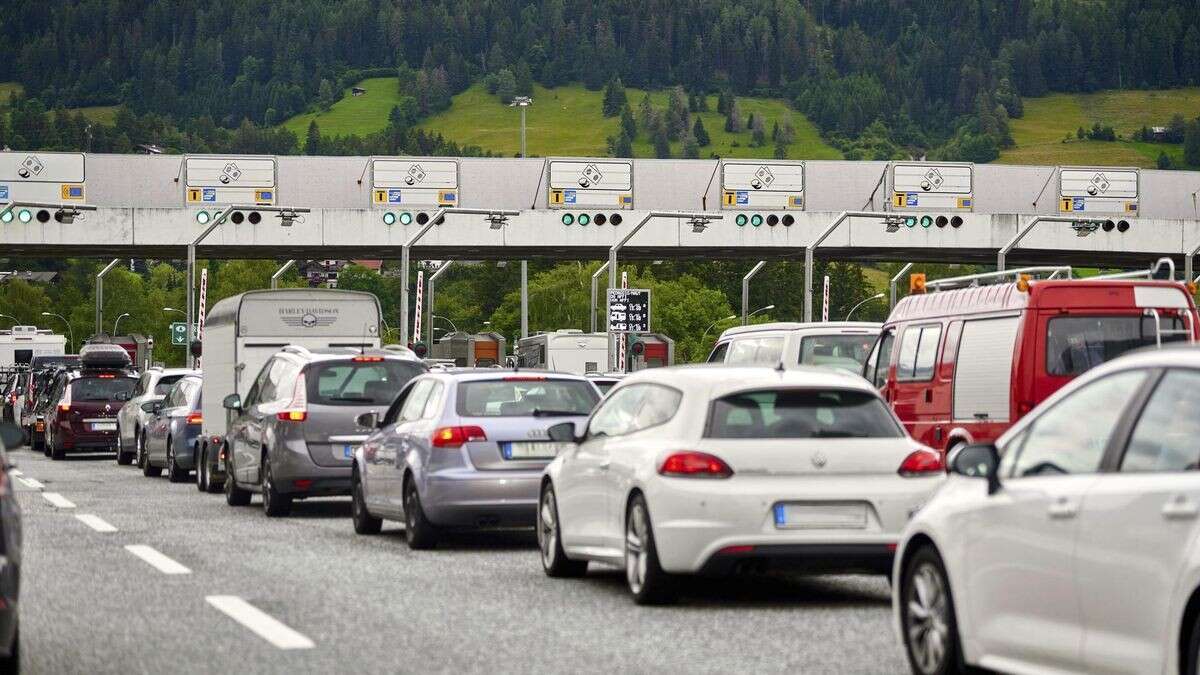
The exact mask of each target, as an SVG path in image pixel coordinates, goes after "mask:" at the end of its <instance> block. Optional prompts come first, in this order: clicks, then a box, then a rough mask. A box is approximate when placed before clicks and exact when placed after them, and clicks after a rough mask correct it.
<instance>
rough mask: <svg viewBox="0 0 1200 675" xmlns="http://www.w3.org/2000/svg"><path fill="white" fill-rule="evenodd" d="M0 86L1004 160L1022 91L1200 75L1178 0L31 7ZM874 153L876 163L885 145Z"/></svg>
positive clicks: (6, 47) (16, 1) (136, 2)
mask: <svg viewBox="0 0 1200 675" xmlns="http://www.w3.org/2000/svg"><path fill="white" fill-rule="evenodd" d="M0 38H3V39H0V79H13V80H18V81H20V82H21V83H23V84H24V85H25V86H26V89H27V91H28V92H30V95H31V97H33V98H37V99H39V100H41V101H43V102H47V103H48V105H50V106H51V107H56V106H58V105H63V106H66V107H76V106H83V105H92V104H114V103H123V104H125V105H127V106H129V108H130V109H131V111H132V112H133V113H135V114H138V115H141V114H145V113H155V114H159V115H164V116H167V117H169V118H170V119H173V120H176V121H178V122H179V123H180V124H182V123H183V122H184V121H186V120H192V119H202V118H206V119H211V120H213V123H214V124H215V125H216V126H220V127H225V128H231V129H232V128H237V127H239V125H241V124H242V122H243V120H246V119H249V120H250V121H252V122H254V123H256V124H259V125H273V124H276V123H278V122H279V121H281V120H284V119H286V118H288V117H290V116H291V115H294V114H296V113H298V112H301V111H303V110H305V109H308V108H310V107H312V106H314V105H328V104H329V103H331V102H332V101H333V100H335V99H336V98H337V97H338V96H340V95H341V91H342V89H343V88H344V87H345V86H348V85H349V84H350V83H352V82H354V81H356V80H357V79H358V78H361V77H365V76H368V75H376V74H380V73H395V72H397V69H399V74H400V76H401V86H402V87H409V90H410V91H411V92H412V94H413V96H414V98H415V99H416V102H417V106H416V107H417V110H418V112H419V113H420V114H428V113H429V112H433V111H436V110H439V109H441V107H444V106H445V105H447V104H448V102H449V96H450V95H451V94H453V93H455V92H457V91H461V90H462V89H463V88H465V87H466V86H467V85H468V84H469V83H471V82H473V81H476V80H479V79H484V78H487V79H488V82H489V88H493V87H494V89H493V90H494V91H496V92H497V93H500V94H503V95H511V93H512V92H516V93H520V92H521V91H525V90H528V89H529V88H530V87H531V85H532V83H533V82H540V83H542V84H544V85H546V86H554V85H558V84H563V83H566V82H573V81H581V82H583V83H584V84H585V85H587V86H588V87H590V88H593V89H600V88H601V87H603V86H604V85H605V84H606V83H608V82H610V81H613V80H615V79H616V78H620V80H621V81H622V82H623V83H624V84H625V85H626V86H633V87H638V88H660V87H664V86H673V85H681V86H683V87H684V88H685V89H686V90H687V91H688V92H696V91H709V92H711V91H716V90H722V89H728V90H730V91H732V92H734V93H737V94H749V93H756V94H771V95H783V96H786V97H787V98H789V99H790V100H793V101H794V102H795V103H796V105H797V107H799V108H800V109H801V110H802V111H804V112H805V113H806V114H808V115H809V116H810V117H812V118H813V120H814V121H815V122H816V123H817V124H818V125H819V126H820V128H821V129H822V130H823V131H825V132H826V133H827V134H829V135H830V136H831V137H832V138H833V139H834V141H835V144H839V145H845V146H846V147H853V146H854V144H855V143H856V141H857V139H859V138H860V137H861V136H862V135H863V133H864V132H865V131H867V130H868V128H869V127H870V126H871V125H872V124H873V123H875V122H876V121H881V122H882V123H883V124H884V128H885V129H886V131H887V141H888V143H890V144H892V145H894V146H896V147H899V148H904V147H909V148H934V147H938V146H943V145H944V146H945V147H944V148H943V149H942V151H941V154H943V155H954V156H957V157H958V158H963V159H975V160H977V161H986V160H987V159H989V158H991V157H993V156H994V155H995V154H996V153H997V152H998V150H999V148H1002V147H1004V146H1005V145H1006V144H1007V143H1009V142H1011V140H1010V139H1009V137H1008V134H1007V119H1008V118H1009V117H1018V116H1020V115H1021V101H1020V97H1021V96H1038V95H1041V94H1044V93H1046V92H1049V91H1092V90H1096V89H1101V88H1130V87H1139V88H1143V87H1172V86H1178V85H1185V84H1193V83H1200V8H1198V7H1197V6H1196V5H1195V4H1194V3H1180V2H1172V1H1170V0H1088V1H1084V0H929V1H921V2H916V1H901V0H744V1H741V2H732V1H731V0H697V1H694V2H671V1H669V0H538V1H535V2H520V3H497V2H490V1H488V0H422V1H421V2H417V1H416V0H343V1H340V2H326V1H324V0H192V1H191V2H186V3H175V2H168V1H167V0H129V1H124V2H115V1H112V0H50V1H47V0H12V1H11V2H9V3H6V7H5V13H4V17H3V21H0ZM874 145H875V147H873V148H872V150H871V152H874V153H879V152H880V148H879V147H878V144H874Z"/></svg>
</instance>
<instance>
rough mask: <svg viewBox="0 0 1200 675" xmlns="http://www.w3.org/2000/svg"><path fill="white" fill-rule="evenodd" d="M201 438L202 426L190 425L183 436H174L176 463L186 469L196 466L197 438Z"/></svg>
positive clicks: (173, 449)
mask: <svg viewBox="0 0 1200 675" xmlns="http://www.w3.org/2000/svg"><path fill="white" fill-rule="evenodd" d="M198 438H200V428H199V427H195V426H194V425H188V428H187V429H186V430H185V431H184V433H183V436H172V437H171V444H172V445H173V446H174V447H173V448H171V450H172V451H173V452H174V453H175V463H176V464H178V465H179V466H180V467H182V468H184V469H189V470H190V469H195V468H196V439H198Z"/></svg>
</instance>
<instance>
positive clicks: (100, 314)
mask: <svg viewBox="0 0 1200 675" xmlns="http://www.w3.org/2000/svg"><path fill="white" fill-rule="evenodd" d="M119 262H121V259H120V258H113V259H112V262H110V263H108V264H107V265H105V267H104V269H102V270H100V273H99V274H97V275H96V334H97V335H99V334H101V333H103V332H104V275H106V274H108V273H109V272H111V271H112V269H113V268H114V267H116V266H117V263H119Z"/></svg>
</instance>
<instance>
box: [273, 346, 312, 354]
mask: <svg viewBox="0 0 1200 675" xmlns="http://www.w3.org/2000/svg"><path fill="white" fill-rule="evenodd" d="M279 351H281V352H288V353H289V354H299V355H300V356H308V355H309V354H312V352H310V351H309V350H308V347H305V346H303V345H287V346H286V347H284V348H283V349H281V350H279Z"/></svg>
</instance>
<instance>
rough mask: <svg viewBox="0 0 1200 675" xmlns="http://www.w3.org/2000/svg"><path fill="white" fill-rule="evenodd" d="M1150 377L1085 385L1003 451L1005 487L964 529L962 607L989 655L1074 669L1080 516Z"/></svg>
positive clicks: (1122, 376) (1127, 375) (1078, 635)
mask: <svg viewBox="0 0 1200 675" xmlns="http://www.w3.org/2000/svg"><path fill="white" fill-rule="evenodd" d="M1146 377H1147V375H1146V373H1145V372H1144V371H1124V372H1118V373H1113V374H1110V375H1107V376H1105V377H1103V378H1101V379H1098V380H1095V381H1092V382H1089V383H1087V384H1085V385H1083V386H1082V387H1081V388H1079V389H1078V390H1076V391H1074V392H1072V394H1071V395H1069V396H1067V397H1065V398H1063V399H1062V400H1060V401H1058V402H1056V403H1054V404H1052V405H1051V406H1050V407H1049V408H1047V409H1045V410H1042V411H1040V412H1038V413H1036V415H1037V417H1036V418H1034V419H1033V420H1032V421H1031V424H1030V425H1029V426H1027V427H1025V428H1024V430H1023V431H1022V433H1020V434H1019V435H1018V436H1017V437H1016V438H1015V439H1014V440H1013V441H1011V442H1007V443H1006V444H1005V445H1006V447H1004V448H1003V449H1002V451H1003V459H1002V461H1001V466H1000V474H1001V477H1002V487H1001V489H1000V490H999V491H998V492H996V493H995V494H994V495H991V496H990V497H988V499H987V500H986V501H985V502H984V504H983V505H982V506H981V507H980V508H978V509H973V510H972V511H971V512H970V515H969V516H968V517H966V518H965V519H964V522H963V523H962V525H963V527H964V530H963V531H964V532H965V533H966V534H965V536H964V549H963V553H964V556H963V560H964V565H963V570H964V571H965V572H964V573H965V575H966V576H965V578H964V581H965V584H964V586H963V587H964V588H967V589H970V590H969V592H968V593H964V594H963V595H964V597H963V603H964V605H965V606H966V610H967V611H968V612H969V621H970V625H971V630H970V634H971V635H972V636H974V637H975V638H976V639H977V643H978V645H979V647H980V648H981V649H982V653H983V654H985V655H987V656H990V657H993V658H999V659H1007V660H1009V662H1015V663H1022V664H1026V665H1027V666H1036V667H1039V668H1054V667H1060V668H1074V667H1077V663H1078V659H1079V655H1080V648H1081V645H1082V641H1083V621H1082V615H1081V612H1080V598H1079V593H1078V585H1077V584H1076V583H1075V563H1074V555H1075V542H1076V539H1077V535H1078V532H1079V520H1078V517H1077V516H1078V514H1079V509H1080V504H1081V502H1082V500H1083V496H1084V495H1085V494H1086V493H1087V491H1088V489H1089V488H1090V487H1091V486H1092V485H1093V484H1095V483H1096V480H1097V478H1098V476H1099V474H1098V472H1099V471H1100V468H1101V462H1102V460H1103V458H1104V455H1105V452H1106V451H1107V449H1108V446H1109V443H1110V442H1111V441H1112V439H1113V436H1114V432H1115V431H1116V430H1117V427H1118V420H1119V419H1120V417H1121V411H1122V410H1123V409H1124V408H1125V407H1126V406H1128V405H1129V403H1130V402H1131V401H1132V400H1133V399H1134V397H1135V396H1137V394H1138V391H1139V388H1140V387H1141V385H1142V384H1143V383H1144V382H1145V381H1146ZM1099 411H1103V412H1102V414H1097V413H1098V412H1099ZM983 665H988V662H986V661H985V662H984V663H983ZM1002 669H1003V668H1002Z"/></svg>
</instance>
